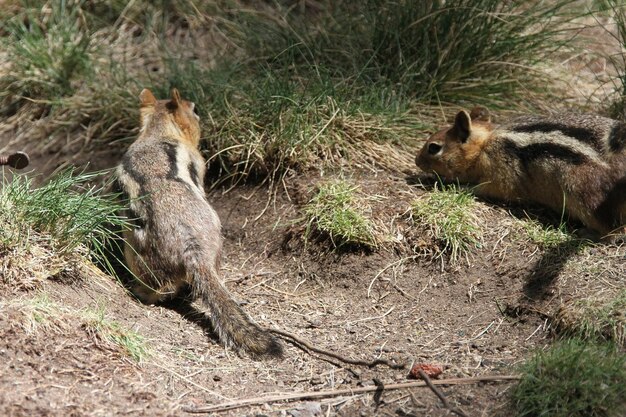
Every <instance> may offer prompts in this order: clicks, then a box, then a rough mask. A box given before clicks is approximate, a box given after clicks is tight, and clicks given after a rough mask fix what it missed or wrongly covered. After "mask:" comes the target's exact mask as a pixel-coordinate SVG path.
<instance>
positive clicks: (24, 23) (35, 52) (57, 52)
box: [0, 1, 91, 100]
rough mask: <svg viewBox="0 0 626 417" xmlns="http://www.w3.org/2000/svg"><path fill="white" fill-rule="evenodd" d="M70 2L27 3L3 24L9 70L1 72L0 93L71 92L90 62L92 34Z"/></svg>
mask: <svg viewBox="0 0 626 417" xmlns="http://www.w3.org/2000/svg"><path fill="white" fill-rule="evenodd" d="M71 3H74V2H71V1H70V4H67V3H66V2H65V1H62V2H51V3H50V4H48V5H47V6H42V7H41V8H40V9H39V10H37V8H35V7H33V8H26V9H25V10H23V11H22V13H19V14H17V15H16V16H13V18H11V19H9V20H8V21H7V22H6V23H4V24H3V25H2V30H3V31H6V32H8V34H9V35H8V36H5V37H1V38H0V47H2V49H3V50H4V51H6V54H7V57H6V58H7V62H10V63H11V71H9V72H8V73H7V74H5V75H3V76H2V77H0V92H1V93H0V98H7V96H8V95H12V96H17V99H22V98H28V99H35V100H37V99H45V100H55V99H57V98H58V97H60V96H66V95H70V94H71V93H72V92H73V89H74V87H75V84H74V81H75V80H77V79H80V78H81V77H84V76H86V75H87V73H88V71H89V70H90V68H91V59H90V53H89V52H90V51H89V49H90V47H91V36H90V33H89V31H88V30H86V28H85V26H84V22H83V21H82V20H81V18H80V15H79V13H78V11H79V8H78V7H77V5H75V4H71Z"/></svg>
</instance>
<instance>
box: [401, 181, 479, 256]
mask: <svg viewBox="0 0 626 417" xmlns="http://www.w3.org/2000/svg"><path fill="white" fill-rule="evenodd" d="M475 201H476V200H475V198H474V196H473V195H472V193H471V192H470V191H467V190H464V189H462V188H461V187H460V186H458V185H455V184H450V185H441V184H439V183H437V184H435V188H434V189H433V190H432V191H431V192H429V193H428V194H426V195H424V196H423V197H421V198H419V199H417V200H415V201H413V203H412V204H411V211H410V216H411V220H412V221H413V223H414V224H419V225H421V226H422V227H424V228H426V230H427V233H428V234H429V235H430V236H431V237H432V238H433V239H434V240H435V241H436V242H437V244H438V255H437V256H443V255H444V254H447V255H448V256H449V258H450V261H451V262H452V263H455V262H457V261H458V260H459V259H460V258H462V257H465V256H467V254H468V253H469V252H470V250H471V249H472V248H473V247H478V246H480V240H481V236H482V232H481V229H480V227H479V226H478V224H477V222H476V218H475V216H474V214H473V208H474V204H475Z"/></svg>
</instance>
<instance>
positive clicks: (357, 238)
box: [304, 180, 378, 249]
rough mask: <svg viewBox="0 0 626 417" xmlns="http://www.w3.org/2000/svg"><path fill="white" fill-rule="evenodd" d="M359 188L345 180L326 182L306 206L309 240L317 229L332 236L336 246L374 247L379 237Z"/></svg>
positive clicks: (331, 239)
mask: <svg viewBox="0 0 626 417" xmlns="http://www.w3.org/2000/svg"><path fill="white" fill-rule="evenodd" d="M357 193H358V187H357V186H354V185H351V184H349V183H348V182H347V181H344V180H337V181H332V182H328V183H325V184H322V185H320V186H319V189H318V191H317V193H316V194H315V196H314V197H313V198H312V199H311V200H310V201H309V202H308V203H307V204H306V206H305V207H304V214H305V218H306V220H305V221H306V231H305V239H306V240H308V239H310V238H311V237H312V234H313V232H314V231H315V232H317V233H321V234H322V235H324V236H327V237H328V238H330V241H331V242H332V244H333V246H334V247H335V248H338V247H342V246H357V247H359V246H360V247H366V248H369V249H374V248H376V247H377V246H378V238H377V234H376V231H375V227H374V224H373V223H372V221H371V220H369V219H368V217H367V215H366V211H367V208H366V207H365V205H364V201H363V198H360V197H359V196H358V194H357Z"/></svg>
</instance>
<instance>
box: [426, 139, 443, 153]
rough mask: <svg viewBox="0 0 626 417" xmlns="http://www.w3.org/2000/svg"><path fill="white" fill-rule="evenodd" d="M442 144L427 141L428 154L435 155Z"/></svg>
mask: <svg viewBox="0 0 626 417" xmlns="http://www.w3.org/2000/svg"><path fill="white" fill-rule="evenodd" d="M441 148H442V146H441V145H439V144H438V143H434V142H433V143H429V144H428V154H429V155H437V154H438V153H439V152H440V151H441Z"/></svg>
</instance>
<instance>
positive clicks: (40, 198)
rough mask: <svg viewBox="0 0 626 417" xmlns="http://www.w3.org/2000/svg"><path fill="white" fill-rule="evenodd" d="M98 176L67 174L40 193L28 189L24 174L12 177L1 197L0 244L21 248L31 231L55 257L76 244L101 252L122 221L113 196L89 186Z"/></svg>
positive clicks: (73, 248)
mask: <svg viewBox="0 0 626 417" xmlns="http://www.w3.org/2000/svg"><path fill="white" fill-rule="evenodd" d="M101 175H102V173H82V174H75V173H74V170H73V169H67V170H65V171H62V172H61V173H59V174H57V175H55V176H53V177H52V178H50V180H49V181H48V182H47V183H46V184H44V185H43V186H41V187H39V188H33V187H32V179H30V178H29V177H27V176H25V175H16V176H14V177H13V179H12V181H11V182H9V183H6V184H3V188H2V191H1V192H0V222H1V223H2V224H4V225H5V227H4V228H2V230H1V231H0V244H2V245H5V246H13V245H15V244H16V243H17V244H19V243H20V242H22V243H26V241H27V240H28V237H29V232H30V231H31V230H35V231H37V232H39V233H42V234H45V235H47V236H48V237H49V243H50V244H51V245H52V246H53V247H54V248H55V249H56V250H57V252H58V253H60V254H68V253H71V252H72V251H74V250H75V249H77V248H78V247H79V246H81V245H87V247H88V248H90V249H92V250H93V251H95V252H96V253H102V251H103V249H104V247H105V245H106V244H107V243H108V242H109V240H110V239H112V238H113V237H114V236H115V235H114V233H115V232H119V231H120V230H122V228H124V227H126V225H127V222H126V220H125V219H124V218H122V217H120V216H118V214H117V213H118V212H119V211H120V210H121V208H122V206H121V205H120V203H118V202H117V201H116V200H115V198H114V197H115V196H114V195H110V194H106V193H105V191H104V189H103V188H101V187H97V186H93V185H90V183H91V182H93V181H95V180H96V179H98V178H99V177H100V176H101Z"/></svg>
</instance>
